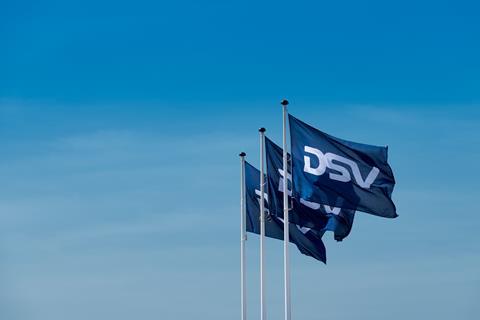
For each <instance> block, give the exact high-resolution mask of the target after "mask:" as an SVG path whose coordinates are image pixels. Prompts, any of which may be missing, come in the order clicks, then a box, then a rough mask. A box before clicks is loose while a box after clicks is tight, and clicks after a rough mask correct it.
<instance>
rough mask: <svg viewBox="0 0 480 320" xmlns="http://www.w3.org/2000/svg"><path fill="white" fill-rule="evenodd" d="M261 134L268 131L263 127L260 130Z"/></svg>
mask: <svg viewBox="0 0 480 320" xmlns="http://www.w3.org/2000/svg"><path fill="white" fill-rule="evenodd" d="M258 131H259V132H265V131H267V129H265V128H264V127H261V128H260V129H258Z"/></svg>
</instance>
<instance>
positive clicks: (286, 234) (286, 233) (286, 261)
mask: <svg viewBox="0 0 480 320" xmlns="http://www.w3.org/2000/svg"><path fill="white" fill-rule="evenodd" d="M281 105H282V106H283V107H282V108H283V174H284V179H283V221H284V223H283V268H284V282H285V320H290V319H291V316H292V308H291V301H290V255H289V252H288V244H289V241H290V221H289V214H288V179H287V177H288V168H287V166H288V163H287V115H288V111H287V106H288V100H282V102H281Z"/></svg>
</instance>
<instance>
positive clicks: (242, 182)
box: [240, 152, 247, 320]
mask: <svg viewBox="0 0 480 320" xmlns="http://www.w3.org/2000/svg"><path fill="white" fill-rule="evenodd" d="M245 156H246V154H245V152H242V153H240V163H241V168H240V176H241V178H240V294H241V298H240V300H241V305H242V311H241V318H240V319H241V320H247V291H246V290H247V281H246V277H245V241H247V232H246V219H247V218H246V203H245Z"/></svg>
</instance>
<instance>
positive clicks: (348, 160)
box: [289, 115, 397, 218]
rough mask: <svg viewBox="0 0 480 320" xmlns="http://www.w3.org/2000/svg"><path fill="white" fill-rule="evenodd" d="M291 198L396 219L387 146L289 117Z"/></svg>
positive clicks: (392, 178)
mask: <svg viewBox="0 0 480 320" xmlns="http://www.w3.org/2000/svg"><path fill="white" fill-rule="evenodd" d="M289 123H290V140H291V152H292V158H293V163H292V172H293V192H294V197H297V198H299V199H304V201H307V202H313V203H317V204H322V205H329V206H333V207H338V208H344V209H352V210H357V211H363V212H367V213H370V214H373V215H377V216H381V217H387V218H395V217H397V213H396V208H395V205H394V203H393V201H392V199H391V196H392V192H393V188H394V186H395V178H394V176H393V172H392V169H391V168H390V166H389V165H388V163H387V153H388V148H387V147H378V146H371V145H366V144H361V143H356V142H351V141H346V140H342V139H339V138H336V137H333V136H331V135H328V134H326V133H324V132H322V131H320V130H318V129H316V128H313V127H311V126H310V125H308V124H306V123H304V122H302V121H300V120H299V119H297V118H295V117H293V116H292V115H289Z"/></svg>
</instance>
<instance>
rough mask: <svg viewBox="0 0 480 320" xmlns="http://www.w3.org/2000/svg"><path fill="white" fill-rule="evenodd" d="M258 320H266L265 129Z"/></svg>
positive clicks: (261, 148)
mask: <svg viewBox="0 0 480 320" xmlns="http://www.w3.org/2000/svg"><path fill="white" fill-rule="evenodd" d="M258 131H259V132H260V215H259V216H260V320H266V319H267V310H266V305H265V272H264V271H265V253H264V247H265V128H260V129H259V130H258Z"/></svg>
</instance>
